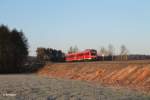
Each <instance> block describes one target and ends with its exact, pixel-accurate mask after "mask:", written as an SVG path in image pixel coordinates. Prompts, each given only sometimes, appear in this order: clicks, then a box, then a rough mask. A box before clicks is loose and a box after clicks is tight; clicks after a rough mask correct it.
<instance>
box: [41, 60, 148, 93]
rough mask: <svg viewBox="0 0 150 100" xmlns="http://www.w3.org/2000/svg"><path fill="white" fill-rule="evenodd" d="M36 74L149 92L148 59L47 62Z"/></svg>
mask: <svg viewBox="0 0 150 100" xmlns="http://www.w3.org/2000/svg"><path fill="white" fill-rule="evenodd" d="M38 74H40V75H46V76H49V77H58V78H65V79H74V80H85V81H89V82H92V83H96V84H97V83H100V84H103V85H110V86H115V87H116V86H117V87H129V88H132V89H138V90H140V91H141V90H142V91H144V92H148V93H150V61H122V62H100V61H99V62H74V63H49V64H46V65H45V67H44V68H42V69H41V70H40V71H39V72H38Z"/></svg>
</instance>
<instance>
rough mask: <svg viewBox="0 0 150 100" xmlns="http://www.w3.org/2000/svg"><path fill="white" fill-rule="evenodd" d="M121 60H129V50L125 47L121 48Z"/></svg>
mask: <svg viewBox="0 0 150 100" xmlns="http://www.w3.org/2000/svg"><path fill="white" fill-rule="evenodd" d="M120 57H121V58H120V59H121V60H127V59H128V49H127V48H126V46H125V45H121V47H120Z"/></svg>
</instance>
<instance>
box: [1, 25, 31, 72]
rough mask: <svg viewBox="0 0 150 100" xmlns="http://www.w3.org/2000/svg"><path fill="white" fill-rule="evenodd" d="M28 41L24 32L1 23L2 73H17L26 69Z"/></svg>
mask: <svg viewBox="0 0 150 100" xmlns="http://www.w3.org/2000/svg"><path fill="white" fill-rule="evenodd" d="M27 55H28V42H27V39H26V37H25V36H24V33H23V32H22V31H18V30H16V29H13V30H10V29H9V28H8V27H7V26H5V25H0V73H16V72H21V71H22V70H23V69H24V66H23V65H24V63H25V61H26V58H27Z"/></svg>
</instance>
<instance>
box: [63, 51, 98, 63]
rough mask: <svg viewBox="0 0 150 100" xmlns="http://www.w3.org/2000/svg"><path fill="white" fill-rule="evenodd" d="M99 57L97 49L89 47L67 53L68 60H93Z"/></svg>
mask: <svg viewBox="0 0 150 100" xmlns="http://www.w3.org/2000/svg"><path fill="white" fill-rule="evenodd" d="M96 57H97V51H96V50H94V49H87V50H85V51H83V52H77V53H70V54H67V55H66V59H65V60H66V61H82V60H93V59H96Z"/></svg>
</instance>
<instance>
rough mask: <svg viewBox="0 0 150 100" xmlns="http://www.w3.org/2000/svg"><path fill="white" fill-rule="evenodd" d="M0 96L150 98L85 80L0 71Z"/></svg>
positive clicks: (24, 99)
mask: <svg viewBox="0 0 150 100" xmlns="http://www.w3.org/2000/svg"><path fill="white" fill-rule="evenodd" d="M0 100H150V95H145V94H140V93H138V92H133V91H130V90H128V89H121V88H120V89H112V88H108V87H104V86H101V85H92V84H90V83H87V82H84V81H74V80H67V79H56V78H48V77H43V76H37V75H36V74H29V75H17V74H16V75H0Z"/></svg>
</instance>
